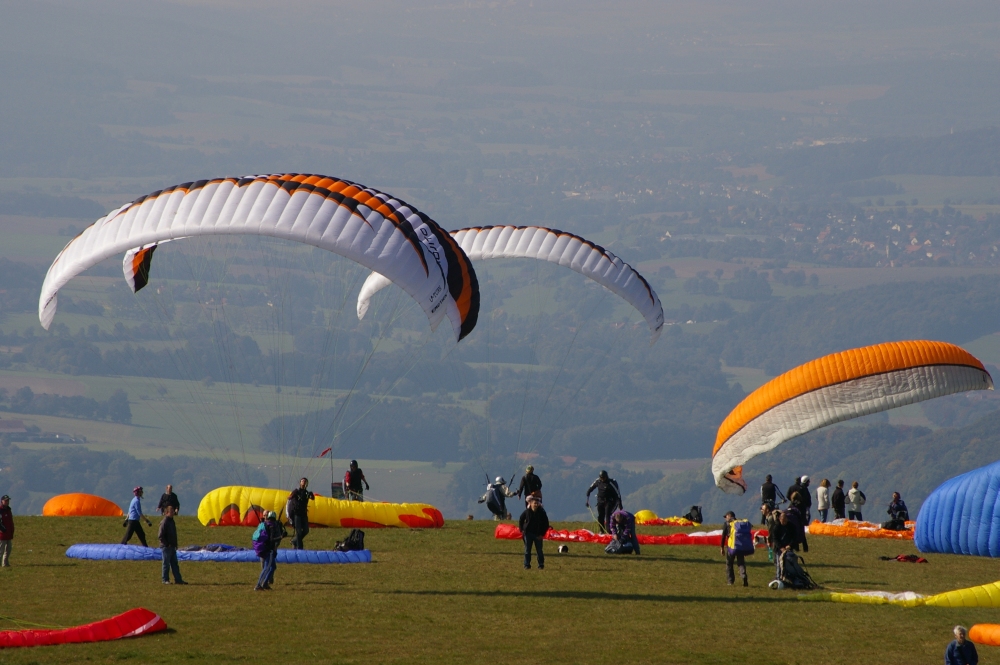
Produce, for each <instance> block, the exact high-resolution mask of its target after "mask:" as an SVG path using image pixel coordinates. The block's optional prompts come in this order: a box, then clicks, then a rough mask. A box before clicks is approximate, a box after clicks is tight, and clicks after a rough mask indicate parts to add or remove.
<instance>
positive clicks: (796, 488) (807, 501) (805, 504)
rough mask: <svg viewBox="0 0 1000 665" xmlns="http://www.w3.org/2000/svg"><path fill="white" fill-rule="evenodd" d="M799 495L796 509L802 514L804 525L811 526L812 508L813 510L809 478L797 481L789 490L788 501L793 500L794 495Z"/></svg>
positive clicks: (797, 479)
mask: <svg viewBox="0 0 1000 665" xmlns="http://www.w3.org/2000/svg"><path fill="white" fill-rule="evenodd" d="M794 493H798V495H799V498H798V501H797V502H796V503H795V507H796V508H798V509H799V512H800V513H801V514H802V520H803V523H804V524H809V522H810V519H811V518H812V514H811V510H810V509H811V508H812V503H813V502H812V493H811V492H810V491H809V476H802V477H801V478H796V479H795V484H794V485H792V486H791V487H789V488H788V494H786V495H785V496H787V497H788V500H789V501H791V500H792V494H794Z"/></svg>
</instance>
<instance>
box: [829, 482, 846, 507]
mask: <svg viewBox="0 0 1000 665" xmlns="http://www.w3.org/2000/svg"><path fill="white" fill-rule="evenodd" d="M845 504H846V497H845V496H844V488H843V487H837V489H835V490H833V494H832V495H831V496H830V505H831V506H833V509H834V510H837V511H840V512H844V505H845Z"/></svg>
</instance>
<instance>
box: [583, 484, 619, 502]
mask: <svg viewBox="0 0 1000 665" xmlns="http://www.w3.org/2000/svg"><path fill="white" fill-rule="evenodd" d="M595 489H596V490H597V501H598V503H611V504H614V505H616V506H617V505H618V503H619V502H620V501H621V496H622V495H621V490H619V489H618V481H617V480H615V479H614V478H608V479H607V480H601V479H600V478H598V479H597V480H595V481H594V482H593V483H591V484H590V487H588V488H587V498H588V499H589V498H590V493H591V492H593V491H594V490H595Z"/></svg>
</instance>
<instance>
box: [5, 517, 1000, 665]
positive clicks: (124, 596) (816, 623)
mask: <svg viewBox="0 0 1000 665" xmlns="http://www.w3.org/2000/svg"><path fill="white" fill-rule="evenodd" d="M494 526H495V523H493V522H486V521H476V522H464V521H460V522H447V523H446V524H445V527H444V528H443V529H441V530H393V529H384V530H368V532H367V534H366V545H367V546H368V547H369V548H370V549H371V550H372V553H373V563H372V564H371V565H350V566H307V565H298V566H279V568H278V571H277V575H276V578H275V590H274V591H272V592H271V593H254V592H253V590H252V586H253V583H254V581H255V579H256V576H257V573H258V572H259V567H258V566H257V565H256V564H222V563H183V562H182V564H181V566H182V574H183V575H184V576H185V578H186V579H187V581H188V582H189V583H190V584H189V586H187V587H177V586H164V585H162V584H160V564H159V563H158V562H143V563H136V562H95V561H78V560H72V559H67V558H66V557H65V556H64V552H65V549H66V547H67V546H68V545H70V544H72V543H75V542H114V541H116V540H117V539H118V538H119V537H120V535H121V524H120V522H119V521H118V520H117V519H110V518H40V517H38V518H30V517H20V518H18V526H17V528H18V532H17V533H18V537H17V540H16V541H15V549H14V556H13V559H12V561H13V567H11V568H9V569H5V570H2V571H0V585H2V588H3V598H4V611H3V615H4V619H3V621H2V623H0V626H2V627H3V628H5V629H12V628H15V627H16V626H17V625H16V624H15V623H13V621H12V619H17V620H19V621H23V622H33V623H37V624H45V625H75V624H78V623H83V622H89V621H94V620H98V619H101V618H105V617H107V616H111V615H114V614H117V613H119V612H122V611H125V610H126V609H129V608H132V607H146V608H148V609H150V610H152V611H154V612H157V613H158V614H160V615H161V616H162V617H163V618H164V619H165V620H166V622H167V624H168V626H169V627H170V630H169V632H166V633H160V634H157V635H152V636H147V637H142V638H138V639H133V640H126V641H120V642H112V643H105V644H93V645H71V646H62V647H43V648H36V649H25V650H9V651H5V652H2V653H0V662H2V663H65V662H119V661H132V662H142V663H170V662H260V660H261V654H262V653H265V652H266V653H267V654H269V655H268V659H269V660H274V661H277V662H335V663H372V662H378V663H394V662H406V663H413V662H417V663H424V662H427V663H430V662H434V663H474V662H485V661H488V660H493V659H495V654H500V653H507V652H510V651H511V650H512V649H515V648H521V647H519V646H517V645H525V644H531V645H535V647H534V648H533V649H532V659H533V660H534V661H537V662H544V663H562V662H584V661H586V662H602V661H605V662H606V661H610V660H613V659H624V660H626V661H627V662H635V663H652V662H656V663H731V662H744V663H819V662H822V663H874V662H878V663H888V664H894V663H900V664H902V663H917V662H939V661H940V660H941V655H942V653H943V651H944V648H945V646H946V644H947V642H948V641H949V640H950V630H951V627H952V626H953V625H955V624H957V623H961V624H964V625H967V626H968V625H971V624H973V623H976V622H989V621H996V620H997V618H998V616H997V611H996V610H987V609H942V608H915V609H905V608H896V607H885V606H881V607H880V606H867V605H844V604H834V603H805V602H801V601H798V600H797V599H796V594H795V592H792V591H771V590H769V589H767V588H766V586H765V583H766V582H767V581H768V580H769V579H770V578H771V572H772V569H771V566H770V564H768V563H767V561H766V556H764V555H762V553H758V554H757V555H756V556H755V557H753V558H752V560H751V561H750V563H749V576H750V582H751V586H750V588H748V589H744V588H742V587H728V586H726V584H725V571H724V563H723V560H722V558H721V557H720V555H719V553H718V551H717V550H715V548H711V547H697V546H687V547H685V546H675V547H670V546H661V547H654V546H648V547H645V548H644V549H643V554H642V556H640V557H635V556H624V557H610V556H608V555H605V554H604V553H603V551H602V550H601V547H600V546H599V545H580V544H571V545H570V552H569V554H565V555H559V554H556V552H555V546H554V544H552V543H546V553H547V559H546V568H545V570H543V571H539V570H537V569H532V570H531V571H525V570H522V567H521V544H520V542H518V541H498V540H495V539H494V538H493V535H492V532H493V529H494ZM582 526H586V525H583V524H579V523H567V524H559V525H557V528H580V527H582ZM705 528H713V527H712V526H710V525H706V527H705ZM178 530H179V533H180V540H181V541H182V543H183V544H187V543H201V544H204V543H207V542H226V543H231V544H235V545H241V546H246V545H248V543H249V539H250V535H251V529H249V528H245V529H244V528H231V529H207V528H204V527H201V526H200V525H198V524H197V523H196V521H195V520H194V518H191V517H182V518H180V521H179V525H178ZM687 530H690V529H687ZM676 531H684V529H666V528H647V529H645V532H647V533H653V532H656V533H668V532H676ZM345 535H346V534H345V531H344V530H343V529H314V530H313V531H312V533H311V534H310V535H309V537H308V539H307V541H306V542H307V544H308V546H309V547H310V548H317V549H318V548H328V547H331V546H332V545H333V544H334V542H335V541H336V540H338V539H342V538H343V537H344V536H345ZM810 540H811V544H812V548H811V551H810V553H809V554H807V555H806V556H805V559H806V562H807V564H808V568H809V570H810V572H811V573H812V575H813V577H814V578H815V579H816V580H817V581H818V582H819V583H821V584H823V585H824V587H826V588H827V589H830V590H845V589H878V590H887V591H904V590H911V591H917V592H920V593H925V594H927V593H936V592H940V591H946V590H950V589H956V588H961V587H966V586H973V585H977V584H982V583H985V582H989V581H992V580H994V579H995V578H996V565H995V562H993V561H990V560H987V559H979V558H974V557H959V556H944V555H929V557H928V558H929V559H930V562H929V563H927V564H905V563H897V562H884V561H880V560H879V559H878V557H879V556H881V555H885V556H895V555H897V554H900V553H911V552H914V551H915V550H914V548H913V546H912V544H910V543H900V542H896V541H862V540H850V539H841V538H824V537H819V536H814V537H812V538H811V539H810ZM776 627H778V628H780V630H781V631H782V633H783V634H784V635H786V636H794V639H792V638H788V639H778V640H770V639H763V637H764V636H765V635H767V634H770V633H772V632H773V631H774V630H775V629H776ZM609 631H611V634H616V635H619V636H620V637H621V639H608V635H609ZM623 650H624V651H623ZM979 654H980V662H981V663H998V662H1000V650H996V649H992V648H991V647H980V649H979Z"/></svg>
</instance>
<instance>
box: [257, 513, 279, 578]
mask: <svg viewBox="0 0 1000 665" xmlns="http://www.w3.org/2000/svg"><path fill="white" fill-rule="evenodd" d="M284 537H285V533H284V529H282V527H281V522H279V521H278V516H277V515H276V514H275V512H274V511H273V510H269V511H268V512H267V516H266V517H265V518H264V523H263V524H261V525H259V526H258V527H257V531H256V532H255V533H254V546H253V548H254V552H256V554H257V556H258V557H260V561H261V571H260V577H258V578H257V586H255V587H254V591H270V590H271V584H272V583H273V582H274V571H275V570H277V568H278V545H280V544H281V539H282V538H284Z"/></svg>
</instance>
